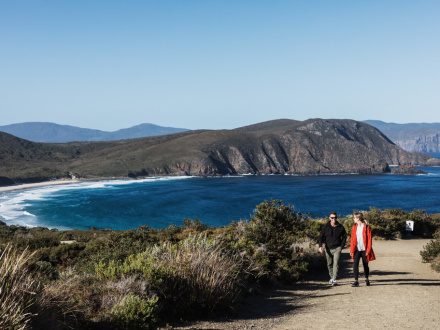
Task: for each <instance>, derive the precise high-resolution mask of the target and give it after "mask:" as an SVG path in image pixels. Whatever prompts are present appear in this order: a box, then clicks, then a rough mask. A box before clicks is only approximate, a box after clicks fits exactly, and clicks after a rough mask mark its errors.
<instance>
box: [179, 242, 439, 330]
mask: <svg viewBox="0 0 440 330" xmlns="http://www.w3.org/2000/svg"><path fill="white" fill-rule="evenodd" d="M428 242H429V240H425V239H405V240H392V241H377V240H375V241H374V242H373V249H374V252H375V254H376V258H377V259H376V260H375V261H372V262H370V263H369V265H370V282H371V286H369V287H367V286H365V283H364V281H363V278H362V276H363V268H362V263H361V265H360V273H361V274H360V276H361V277H360V282H359V283H360V287H358V288H353V287H351V284H352V283H353V275H352V269H351V268H352V261H351V260H350V258H349V251H348V249H344V250H343V255H342V256H341V272H340V273H341V274H340V278H339V279H338V285H337V286H334V287H332V286H331V285H329V284H328V280H329V278H328V274H327V272H323V273H322V274H315V275H314V276H313V278H311V279H310V280H309V281H305V282H302V283H299V284H296V285H293V286H290V287H278V288H273V289H271V290H268V291H265V292H259V293H255V294H252V295H250V296H249V297H247V298H246V299H245V301H244V304H243V310H242V312H241V313H240V316H239V317H236V318H228V319H218V320H206V321H199V322H195V323H186V324H184V325H172V326H173V328H174V329H182V330H183V329H185V330H189V329H206V330H207V329H276V330H287V329H440V273H437V272H435V271H433V270H431V268H430V265H429V264H424V263H422V262H421V257H420V251H421V250H422V248H423V246H424V245H425V244H426V243H428Z"/></svg>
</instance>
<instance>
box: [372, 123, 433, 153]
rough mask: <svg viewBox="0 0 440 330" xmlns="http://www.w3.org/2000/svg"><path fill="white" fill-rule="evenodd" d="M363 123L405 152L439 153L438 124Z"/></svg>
mask: <svg viewBox="0 0 440 330" xmlns="http://www.w3.org/2000/svg"><path fill="white" fill-rule="evenodd" d="M365 123H367V124H369V125H372V126H374V127H376V128H378V129H379V130H381V131H382V133H384V134H385V135H386V136H387V137H388V138H389V139H390V140H391V141H393V142H394V143H395V144H396V145H398V146H399V147H401V148H403V149H405V150H406V151H411V152H414V151H415V152H440V123H412V124H395V123H385V122H383V121H379V120H366V121H365Z"/></svg>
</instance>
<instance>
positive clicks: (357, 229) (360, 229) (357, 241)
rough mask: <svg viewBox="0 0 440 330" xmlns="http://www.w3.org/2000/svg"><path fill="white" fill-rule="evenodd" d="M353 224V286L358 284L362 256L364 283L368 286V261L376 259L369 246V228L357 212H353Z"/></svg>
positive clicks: (351, 249) (351, 251) (351, 241)
mask: <svg viewBox="0 0 440 330" xmlns="http://www.w3.org/2000/svg"><path fill="white" fill-rule="evenodd" d="M353 218H354V225H353V228H352V229H351V239H350V257H351V259H353V274H354V283H353V284H352V285H351V286H353V287H358V286H359V280H358V279H359V260H360V259H361V258H362V265H363V266H364V275H365V285H366V286H370V280H369V279H368V276H369V275H370V268H369V267H368V262H369V261H373V260H375V259H376V257H375V256H374V252H373V248H372V247H371V243H372V240H371V228H370V226H369V225H368V224H367V223H366V222H365V220H364V215H363V214H362V213H359V212H355V213H354V214H353Z"/></svg>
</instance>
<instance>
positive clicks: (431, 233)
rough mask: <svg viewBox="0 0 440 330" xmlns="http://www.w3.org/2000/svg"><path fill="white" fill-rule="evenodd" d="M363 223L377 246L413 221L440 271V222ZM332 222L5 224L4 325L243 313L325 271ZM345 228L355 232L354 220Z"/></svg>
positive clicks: (397, 215) (124, 325) (385, 215)
mask: <svg viewBox="0 0 440 330" xmlns="http://www.w3.org/2000/svg"><path fill="white" fill-rule="evenodd" d="M365 217H366V219H367V221H368V222H369V224H370V225H371V227H372V231H373V235H374V236H375V237H376V238H377V239H391V240H392V239H396V238H405V235H407V233H406V231H405V224H406V221H407V220H412V221H414V222H415V226H414V229H415V230H414V232H413V233H412V235H413V237H414V236H415V237H425V238H432V241H430V243H428V244H427V245H426V246H425V247H424V249H423V250H422V251H421V256H422V260H423V261H425V262H430V263H431V264H432V267H433V269H435V270H437V271H440V267H439V263H440V229H439V228H440V215H429V214H427V213H426V212H424V211H422V210H414V211H413V212H406V211H403V210H400V209H392V210H378V209H373V208H372V209H370V210H369V211H367V212H365ZM326 221H327V219H312V218H310V217H309V216H308V215H307V214H302V213H298V212H296V211H295V210H294V208H293V207H292V206H290V205H284V204H283V203H282V201H278V200H271V201H265V202H263V203H261V204H259V205H257V207H256V211H255V213H254V214H253V216H252V217H251V219H250V220H249V221H239V222H233V223H231V224H230V225H228V226H225V227H220V228H215V227H208V226H207V225H205V224H203V223H202V222H200V221H199V220H197V219H184V221H183V223H184V224H183V225H182V226H174V225H171V226H169V227H167V228H164V229H160V230H157V229H154V228H150V227H148V226H139V228H138V229H131V230H124V231H113V230H100V229H95V228H92V229H90V230H66V231H58V230H56V229H47V228H42V227H35V228H25V227H21V226H7V225H6V224H5V223H3V222H0V252H1V253H0V317H1V318H0V328H12V329H24V328H27V327H29V328H39V327H43V326H44V327H47V328H66V329H69V328H73V329H89V328H93V329H109V328H115V329H154V328H156V327H158V326H166V324H167V322H171V321H174V320H194V319H199V318H215V317H220V316H225V315H237V314H239V313H240V306H241V303H242V298H243V297H244V296H246V295H251V294H252V292H253V291H254V290H255V289H256V288H258V287H262V286H270V285H272V284H274V283H284V284H290V283H294V282H297V281H300V280H302V279H304V278H307V276H308V274H310V273H313V272H316V271H321V270H323V269H324V268H325V261H324V258H323V256H322V255H320V254H318V253H317V249H316V243H317V238H318V235H319V232H320V230H321V228H322V226H323V225H324V224H325V222H326ZM339 221H340V222H341V223H342V224H343V225H344V227H345V228H346V230H347V232H348V233H350V228H351V226H352V225H353V217H352V216H351V215H349V216H345V217H344V216H342V217H340V218H339ZM66 243H70V244H66Z"/></svg>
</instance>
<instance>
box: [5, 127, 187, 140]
mask: <svg viewBox="0 0 440 330" xmlns="http://www.w3.org/2000/svg"><path fill="white" fill-rule="evenodd" d="M0 131H1V132H5V133H9V134H12V135H14V136H16V137H19V138H22V139H26V140H29V141H33V142H46V143H66V142H72V141H113V140H123V139H135V138H140V137H147V136H156V135H165V134H172V133H178V132H184V131H187V129H185V128H174V127H163V126H158V125H153V124H140V125H136V126H133V127H130V128H124V129H120V130H118V131H115V132H106V131H100V130H96V129H88V128H80V127H75V126H69V125H58V124H54V123H42V122H31V123H20V124H12V125H5V126H0Z"/></svg>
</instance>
